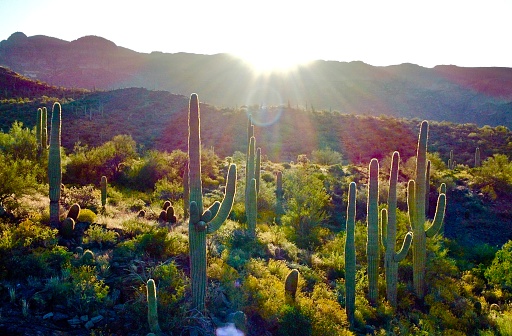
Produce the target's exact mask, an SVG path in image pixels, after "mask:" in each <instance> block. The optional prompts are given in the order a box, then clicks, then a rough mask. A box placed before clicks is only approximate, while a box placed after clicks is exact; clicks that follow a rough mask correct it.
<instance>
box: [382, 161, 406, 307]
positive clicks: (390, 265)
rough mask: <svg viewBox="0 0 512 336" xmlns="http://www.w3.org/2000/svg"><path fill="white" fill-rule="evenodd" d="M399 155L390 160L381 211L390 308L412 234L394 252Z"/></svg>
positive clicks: (394, 304)
mask: <svg viewBox="0 0 512 336" xmlns="http://www.w3.org/2000/svg"><path fill="white" fill-rule="evenodd" d="M399 161H400V154H399V153H398V152H394V153H393V157H392V159H391V171H390V174H389V175H390V176H389V193H388V208H387V210H386V209H382V212H381V229H382V232H381V241H382V245H383V246H384V251H385V257H384V267H385V270H386V298H387V299H388V301H389V303H390V304H391V306H392V307H396V300H397V283H398V263H399V262H400V261H402V260H403V259H404V258H405V256H406V255H407V252H408V251H409V248H410V247H411V242H412V232H408V233H407V234H406V235H405V239H404V242H403V244H402V248H401V249H400V251H398V252H395V249H396V230H397V229H396V209H397V196H396V188H397V181H398V168H399Z"/></svg>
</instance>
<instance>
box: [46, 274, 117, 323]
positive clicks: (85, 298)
mask: <svg viewBox="0 0 512 336" xmlns="http://www.w3.org/2000/svg"><path fill="white" fill-rule="evenodd" d="M62 282H64V283H67V285H65V286H63V287H60V286H59V287H57V288H58V289H60V291H64V293H65V294H66V295H64V297H65V298H66V302H67V304H66V307H67V308H68V309H70V310H71V311H75V312H77V313H81V314H90V313H92V312H93V311H95V310H97V309H98V308H99V307H101V305H102V304H103V302H104V301H105V299H106V298H107V295H108V291H109V287H108V286H107V285H106V284H105V282H104V280H102V279H99V278H98V275H97V273H96V269H95V267H94V266H87V265H83V266H79V267H71V268H70V269H69V271H68V272H64V274H63V277H62ZM59 294H61V295H62V294H63V293H62V292H60V293H59ZM53 297H56V295H53Z"/></svg>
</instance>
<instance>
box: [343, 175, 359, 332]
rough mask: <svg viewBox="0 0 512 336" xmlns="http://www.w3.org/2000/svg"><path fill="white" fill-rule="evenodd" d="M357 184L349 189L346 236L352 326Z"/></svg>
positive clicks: (347, 296) (347, 292) (347, 307)
mask: <svg viewBox="0 0 512 336" xmlns="http://www.w3.org/2000/svg"><path fill="white" fill-rule="evenodd" d="M355 224H356V183H355V182H351V183H350V185H349V187H348V204H347V223H346V231H347V232H346V236H345V310H346V312H347V318H348V321H349V323H350V325H351V326H353V325H354V313H355V311H356V244H355Z"/></svg>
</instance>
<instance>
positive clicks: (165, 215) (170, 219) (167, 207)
mask: <svg viewBox="0 0 512 336" xmlns="http://www.w3.org/2000/svg"><path fill="white" fill-rule="evenodd" d="M158 221H159V222H160V223H169V224H175V223H176V222H177V221H178V218H177V217H176V215H175V213H174V207H173V206H172V205H171V201H168V200H167V201H165V202H164V205H163V207H162V211H160V215H159V216H158Z"/></svg>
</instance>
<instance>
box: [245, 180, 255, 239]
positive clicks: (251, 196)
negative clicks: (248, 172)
mask: <svg viewBox="0 0 512 336" xmlns="http://www.w3.org/2000/svg"><path fill="white" fill-rule="evenodd" d="M247 188H248V193H247V202H246V204H247V208H246V209H245V213H246V215H247V229H248V233H249V236H250V237H255V236H256V219H257V217H258V206H257V205H258V193H257V191H256V179H251V181H250V182H249V185H248V186H247Z"/></svg>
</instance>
